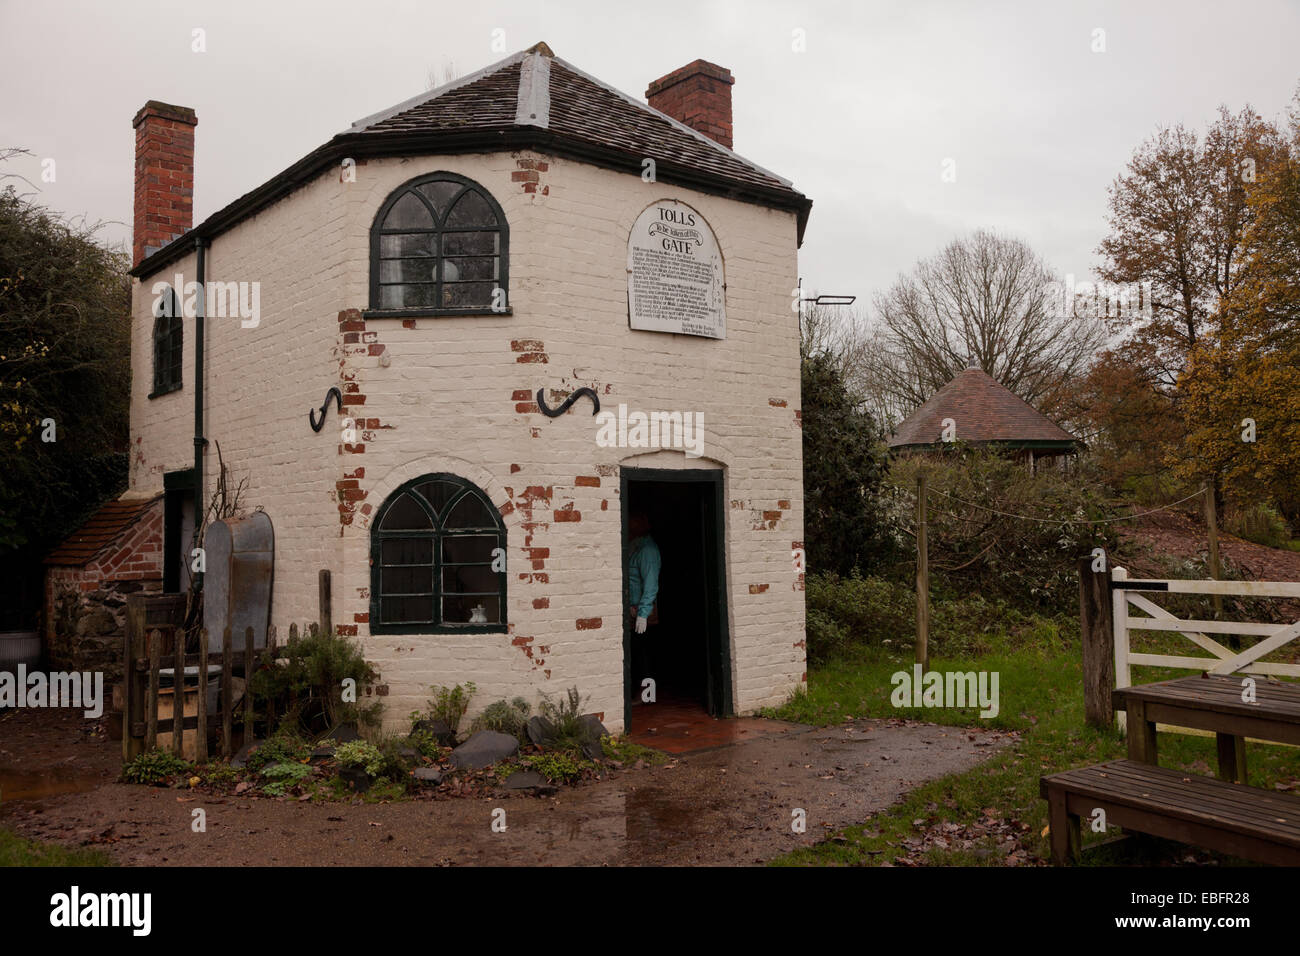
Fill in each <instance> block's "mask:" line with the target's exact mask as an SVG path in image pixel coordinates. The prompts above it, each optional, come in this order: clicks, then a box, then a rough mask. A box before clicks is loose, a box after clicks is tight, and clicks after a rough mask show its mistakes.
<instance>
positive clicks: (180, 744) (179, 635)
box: [172, 627, 185, 757]
mask: <svg viewBox="0 0 1300 956" xmlns="http://www.w3.org/2000/svg"><path fill="white" fill-rule="evenodd" d="M172 753H174V754H175V755H176V756H178V757H183V756H184V755H185V632H184V631H183V630H181V629H180V628H179V627H178V628H175V629H173V630H172Z"/></svg>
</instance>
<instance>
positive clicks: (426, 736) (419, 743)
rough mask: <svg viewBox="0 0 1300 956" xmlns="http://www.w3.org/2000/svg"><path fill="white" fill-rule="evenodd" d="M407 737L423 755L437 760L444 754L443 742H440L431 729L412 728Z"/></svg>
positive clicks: (417, 751) (416, 750)
mask: <svg viewBox="0 0 1300 956" xmlns="http://www.w3.org/2000/svg"><path fill="white" fill-rule="evenodd" d="M406 739H407V741H408V742H409V743H410V745H411V746H412V747H414V748H415V752H416V753H418V754H419V755H420V756H421V757H428V758H429V759H430V760H437V759H438V758H439V757H441V756H442V749H443V748H442V744H440V743H438V739H437V738H436V737H434V736H433V733H432V732H431V731H428V730H412V731H411V732H410V733H409V734H407V736H406Z"/></svg>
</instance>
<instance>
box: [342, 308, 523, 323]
mask: <svg viewBox="0 0 1300 956" xmlns="http://www.w3.org/2000/svg"><path fill="white" fill-rule="evenodd" d="M513 313H515V311H513V310H512V308H510V307H506V308H503V310H500V311H499V312H498V311H494V310H491V308H486V307H481V308H367V310H363V312H361V317H363V319H365V320H367V321H369V320H370V319H447V317H454V316H510V315H513Z"/></svg>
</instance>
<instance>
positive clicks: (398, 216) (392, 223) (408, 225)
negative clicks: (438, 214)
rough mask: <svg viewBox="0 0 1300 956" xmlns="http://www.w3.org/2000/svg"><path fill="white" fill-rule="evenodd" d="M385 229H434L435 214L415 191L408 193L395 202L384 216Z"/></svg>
mask: <svg viewBox="0 0 1300 956" xmlns="http://www.w3.org/2000/svg"><path fill="white" fill-rule="evenodd" d="M384 228H385V229H432V228H433V216H431V215H429V209H428V207H427V206H425V204H424V203H423V202H421V201H420V199H419V197H418V196H416V195H415V194H414V193H407V194H406V195H404V196H403V197H402V198H401V199H399V200H397V202H396V203H394V204H393V208H392V209H390V210H388V215H387V216H385V217H384Z"/></svg>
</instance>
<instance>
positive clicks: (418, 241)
mask: <svg viewBox="0 0 1300 956" xmlns="http://www.w3.org/2000/svg"><path fill="white" fill-rule="evenodd" d="M433 242H434V235H433V233H431V232H413V233H409V234H405V235H404V234H400V233H399V234H398V235H395V236H380V237H379V254H380V255H381V256H384V257H390V256H392V257H396V256H432V255H433V254H434V251H435V249H434V245H433Z"/></svg>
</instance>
